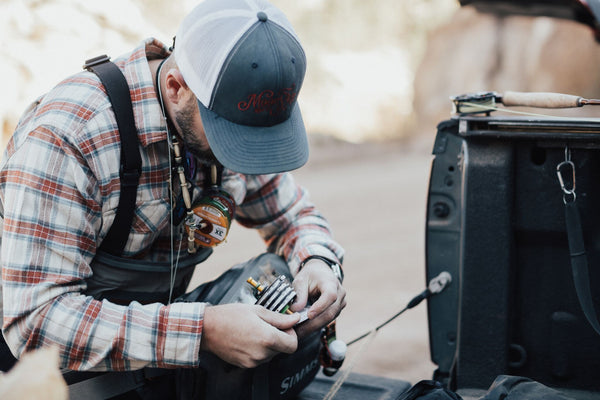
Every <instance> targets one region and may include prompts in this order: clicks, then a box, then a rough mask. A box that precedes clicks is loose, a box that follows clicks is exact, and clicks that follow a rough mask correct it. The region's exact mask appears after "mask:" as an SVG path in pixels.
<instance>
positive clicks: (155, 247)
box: [0, 39, 343, 370]
mask: <svg viewBox="0 0 600 400" xmlns="http://www.w3.org/2000/svg"><path fill="white" fill-rule="evenodd" d="M168 54H169V53H168V50H167V49H166V47H165V46H164V45H163V44H162V43H160V42H158V41H157V40H155V39H148V40H146V41H145V42H143V43H142V44H141V45H140V46H139V47H138V48H136V49H135V50H134V51H133V52H132V53H131V54H128V55H126V56H123V57H120V58H118V59H117V60H115V62H116V64H117V65H118V66H119V67H120V68H121V70H122V71H123V73H124V75H125V77H126V79H127V81H128V83H129V87H130V93H131V98H132V103H133V110H134V115H135V119H136V126H137V129H138V137H139V140H140V152H141V156H142V165H143V171H142V175H141V178H140V184H139V188H138V192H137V200H136V203H137V208H136V211H135V216H134V221H133V224H132V227H131V232H130V235H129V239H128V242H127V245H126V247H125V251H124V253H125V254H124V255H125V256H129V257H136V258H144V259H148V260H156V261H165V260H168V255H169V251H168V249H169V244H170V240H171V239H170V237H171V236H170V235H171V227H170V218H169V216H170V203H169V199H170V196H171V194H170V188H169V178H170V169H169V157H170V154H169V150H168V145H167V131H166V125H165V121H164V119H163V118H162V113H161V108H160V105H159V102H158V100H157V97H156V93H155V90H154V85H153V80H152V76H151V73H150V69H149V66H148V61H149V60H152V59H157V58H164V57H166V56H167V55H168ZM119 159H120V142H119V140H118V132H117V127H116V121H115V119H114V114H113V112H112V109H111V104H110V102H109V100H108V98H107V96H106V94H105V91H104V88H103V87H102V85H101V84H100V82H99V80H98V79H97V77H96V76H95V75H94V74H92V73H90V72H87V71H83V72H80V73H78V74H76V75H74V76H71V77H69V78H67V79H66V80H64V81H63V82H61V83H59V84H58V85H57V86H56V87H54V88H53V89H52V90H51V91H50V92H49V93H47V94H46V95H44V96H42V97H40V98H39V99H38V100H37V101H35V102H34V103H33V104H32V106H31V107H30V108H29V109H28V110H27V111H26V112H25V114H24V115H23V117H22V118H21V120H20V121H19V125H18V127H17V129H16V131H15V133H14V135H13V137H12V138H11V140H10V142H9V144H8V146H7V150H6V152H5V154H4V157H3V161H2V164H1V170H0V212H1V214H2V220H1V221H0V222H1V223H2V227H1V228H2V229H1V230H0V232H1V237H0V240H1V250H0V251H1V253H0V261H1V265H2V302H1V303H0V306H1V307H0V308H1V309H2V311H3V333H4V335H5V338H6V340H7V343H8V344H9V346H10V347H11V348H12V350H13V352H16V353H17V354H19V355H20V354H22V353H23V352H24V351H27V350H30V349H34V348H38V347H41V346H48V345H53V346H57V347H58V348H59V349H60V353H61V360H62V366H63V367H67V368H70V369H74V370H129V369H137V368H141V367H144V366H151V367H161V368H174V367H193V366H195V365H197V364H198V361H199V360H198V357H199V349H200V341H201V337H202V320H203V313H204V304H201V303H174V304H170V305H164V304H147V305H142V304H140V303H137V302H132V303H131V304H129V305H127V306H123V305H117V304H114V303H111V302H109V301H106V300H103V301H98V300H95V299H94V298H92V297H89V296H86V295H84V294H82V292H83V291H84V290H85V287H86V283H85V282H86V278H88V277H90V276H91V275H92V274H93V272H92V269H91V267H90V263H91V262H92V259H93V258H94V255H95V253H96V251H97V249H98V246H99V245H100V243H101V241H102V239H103V238H104V237H105V236H106V234H107V232H108V230H109V228H110V226H111V224H112V221H113V219H114V217H115V211H116V209H117V205H118V202H119V188H120V186H119V185H120V182H119ZM197 179H198V181H199V182H197V183H199V185H198V186H201V183H200V181H201V180H202V179H203V177H202V176H201V175H198V176H197ZM223 187H224V188H225V189H226V190H227V191H228V192H230V194H232V196H233V198H234V199H235V201H236V203H237V212H236V219H237V221H238V222H239V223H241V224H242V225H244V226H246V227H250V228H256V229H257V230H258V232H259V233H260V235H261V236H262V238H263V239H264V240H265V242H266V244H267V246H268V250H269V251H271V252H274V253H277V254H280V255H282V256H283V257H284V258H285V259H286V260H287V261H288V263H289V264H290V268H291V269H292V271H293V272H295V271H297V269H298V265H299V264H300V262H301V261H302V260H304V259H305V258H306V257H308V256H310V255H322V256H325V257H328V258H331V259H333V260H338V261H339V260H341V259H342V257H343V250H342V249H341V247H340V246H339V245H338V244H337V243H336V242H334V241H333V240H332V238H331V235H330V229H329V226H328V224H327V222H326V221H325V220H324V219H323V217H322V216H321V215H320V214H319V213H318V212H317V210H316V209H315V208H314V206H313V205H312V204H311V203H310V202H309V200H308V199H307V193H306V192H305V191H304V190H303V189H302V188H301V187H299V186H298V185H297V184H296V183H294V180H293V178H292V176H291V175H290V174H274V175H256V176H249V175H241V174H237V173H234V172H232V171H228V170H225V172H224V175H223Z"/></svg>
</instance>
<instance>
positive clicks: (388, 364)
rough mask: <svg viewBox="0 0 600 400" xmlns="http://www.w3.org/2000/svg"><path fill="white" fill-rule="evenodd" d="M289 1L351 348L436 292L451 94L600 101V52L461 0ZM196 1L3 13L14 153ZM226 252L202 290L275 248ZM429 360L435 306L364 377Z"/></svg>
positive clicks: (374, 349) (428, 367) (26, 1)
mask: <svg viewBox="0 0 600 400" xmlns="http://www.w3.org/2000/svg"><path fill="white" fill-rule="evenodd" d="M273 2H274V3H275V4H276V5H277V6H279V7H280V8H282V9H283V10H284V11H285V12H286V14H287V15H288V17H289V18H290V20H291V21H292V23H293V25H294V26H295V28H296V31H297V33H298V35H299V36H300V38H301V40H302V42H303V45H304V47H305V50H306V52H307V57H308V71H307V76H306V79H305V84H304V88H303V89H302V92H301V95H300V102H301V107H302V110H303V116H304V119H305V122H306V125H307V128H308V130H309V134H310V138H311V142H312V150H311V151H312V152H311V160H310V161H309V164H308V165H307V168H304V169H302V170H300V171H299V173H298V180H299V181H301V182H302V183H303V184H305V185H306V186H307V187H309V189H310V191H311V193H312V195H313V198H314V200H315V202H316V203H317V205H318V206H319V208H320V209H322V210H323V212H324V214H325V215H326V216H328V218H329V219H330V221H331V223H332V226H333V227H334V232H335V233H336V237H337V238H339V240H340V241H341V243H342V244H343V245H344V246H345V247H346V249H347V256H346V260H345V263H344V267H345V268H346V270H347V274H346V276H347V278H346V282H345V285H346V286H347V287H348V288H349V289H348V292H349V303H348V307H347V309H346V310H345V311H344V313H343V314H342V316H341V317H340V320H339V322H340V323H339V324H338V326H339V328H340V332H341V336H342V337H343V339H345V340H350V339H353V338H354V337H356V336H357V335H359V334H362V333H364V332H365V331H368V330H369V329H371V328H373V327H374V326H375V325H376V324H377V323H380V322H383V321H384V320H385V319H387V318H388V317H389V316H391V315H393V314H394V313H395V312H396V311H398V310H399V309H401V308H402V307H403V306H404V305H405V304H406V302H408V301H409V300H410V299H411V298H412V296H414V295H415V294H417V293H419V292H420V291H421V290H423V286H424V284H425V281H424V224H425V204H426V195H427V193H426V191H427V179H428V168H429V163H430V159H431V156H430V150H431V145H432V142H433V138H434V136H435V126H436V124H437V123H438V122H440V121H441V120H444V119H447V118H448V117H449V116H450V112H451V103H450V101H449V97H450V96H452V95H458V94H463V93H468V92H479V91H498V92H504V91H506V90H521V91H557V92H563V93H569V94H577V95H581V96H584V97H592V98H597V97H600V74H598V73H597V66H598V65H599V61H600V44H599V43H597V42H596V41H595V40H594V38H593V35H592V32H591V30H590V29H589V28H588V27H586V26H584V25H581V24H578V23H576V22H572V21H567V20H559V19H551V18H546V17H537V18H532V17H523V16H494V15H489V14H481V13H479V12H477V11H476V10H475V9H473V8H471V7H463V8H460V7H459V5H458V2H457V1H456V0H369V1H361V0H302V1H297V0H273ZM195 4H197V1H196V0H172V1H168V2H167V1H159V0H145V1H143V0H102V1H99V0H87V1H85V2H84V1H76V0H0V44H1V45H0V59H1V60H2V61H1V62H0V93H1V96H0V126H1V129H2V138H3V140H6V138H7V136H8V135H10V133H11V132H12V130H13V129H14V126H15V125H16V122H17V120H18V118H19V116H20V114H21V112H22V110H23V109H24V108H25V107H26V105H27V104H28V103H29V102H30V101H32V100H33V99H35V98H36V97H37V96H38V95H40V94H42V93H43V92H45V91H47V90H48V89H50V88H51V87H52V86H53V85H54V84H55V83H56V82H58V81H59V80H61V79H62V78H64V77H65V76H67V75H70V74H72V73H75V72H78V71H80V70H81V65H82V64H83V61H84V60H85V59H87V58H91V57H94V56H96V55H99V54H103V53H107V54H109V55H111V56H113V57H114V56H117V55H119V54H121V53H123V52H126V51H128V50H129V49H131V48H132V47H133V46H135V45H137V44H138V43H139V41H140V40H142V39H144V38H146V37H149V36H154V37H157V38H158V39H160V40H162V41H163V42H165V43H170V41H171V38H172V36H173V35H174V34H175V32H176V29H177V25H178V23H179V21H180V20H181V19H182V17H183V16H184V15H185V14H186V13H187V11H189V10H190V9H191V8H192V7H193V6H194V5H195ZM535 112H538V113H548V114H550V112H547V111H540V110H535ZM599 113H600V108H593V107H592V108H590V107H588V108H585V107H584V108H581V109H577V110H570V111H562V112H556V111H552V112H551V114H554V115H557V114H570V115H577V116H600V114H599ZM366 217H369V218H368V219H367V220H366V222H365V218H366ZM224 246H231V247H230V248H231V249H236V251H235V252H233V251H231V252H230V251H228V250H225V249H226V248H225V247H224V248H223V250H221V249H219V251H217V252H216V253H217V254H216V255H215V256H214V257H211V259H210V260H209V262H208V263H206V265H205V264H203V267H202V268H199V269H198V270H197V272H198V276H197V279H198V280H199V281H201V280H203V279H210V278H211V277H214V276H216V275H217V274H218V273H220V272H221V271H222V268H223V265H231V264H233V263H236V262H239V261H242V260H244V259H247V258H249V257H251V256H253V255H256V251H257V249H260V248H261V243H260V241H259V240H258V238H256V235H250V234H249V233H246V232H245V231H244V230H242V229H235V230H233V231H232V233H231V235H230V238H228V243H227V244H225V245H224ZM227 248H229V247H227ZM199 270H200V271H199ZM353 351H355V350H353ZM351 353H352V351H351ZM350 355H352V354H350ZM428 357H429V355H428V338H427V316H426V308H425V307H424V305H421V306H420V307H419V308H418V309H415V310H411V312H410V313H407V316H403V317H401V319H400V320H398V321H397V322H394V325H390V326H389V327H388V328H386V329H384V330H382V331H381V332H380V333H379V335H378V337H377V339H376V341H375V342H374V343H373V344H372V345H371V347H370V348H369V350H368V351H367V354H366V355H363V356H362V359H361V360H360V362H358V363H357V365H356V368H355V370H356V371H358V372H363V373H372V374H377V375H384V376H388V377H393V378H400V379H405V380H408V381H411V382H412V383H416V382H417V381H418V380H420V379H429V378H430V377H431V373H432V371H433V368H434V366H433V364H431V362H430V361H429V359H428Z"/></svg>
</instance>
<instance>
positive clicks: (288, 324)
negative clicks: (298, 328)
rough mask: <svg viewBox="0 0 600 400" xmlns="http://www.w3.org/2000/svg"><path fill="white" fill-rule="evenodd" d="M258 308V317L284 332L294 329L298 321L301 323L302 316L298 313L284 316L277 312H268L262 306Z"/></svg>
mask: <svg viewBox="0 0 600 400" xmlns="http://www.w3.org/2000/svg"><path fill="white" fill-rule="evenodd" d="M256 307H257V312H258V316H259V317H260V318H261V319H262V320H263V321H265V322H266V323H268V324H269V325H271V326H273V327H275V328H277V329H279V330H282V331H285V330H287V329H290V328H292V327H293V326H294V325H296V324H297V323H298V321H300V314H298V313H293V314H282V313H278V312H275V311H270V310H267V309H266V308H264V307H262V306H256Z"/></svg>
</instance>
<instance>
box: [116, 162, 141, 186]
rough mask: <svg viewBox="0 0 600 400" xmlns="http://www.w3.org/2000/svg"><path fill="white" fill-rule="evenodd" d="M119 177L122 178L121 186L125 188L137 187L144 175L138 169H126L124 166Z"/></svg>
mask: <svg viewBox="0 0 600 400" xmlns="http://www.w3.org/2000/svg"><path fill="white" fill-rule="evenodd" d="M119 175H120V176H121V184H122V185H123V186H132V187H137V186H138V183H139V181H140V176H141V175H142V173H141V171H140V170H139V169H137V168H136V169H125V168H123V166H121V171H120V174H119Z"/></svg>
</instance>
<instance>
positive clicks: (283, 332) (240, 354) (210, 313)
mask: <svg viewBox="0 0 600 400" xmlns="http://www.w3.org/2000/svg"><path fill="white" fill-rule="evenodd" d="M299 320H300V315H299V314H294V315H288V314H280V313H276V312H273V311H269V310H267V309H266V308H264V307H262V306H257V305H249V304H241V303H235V304H222V305H217V306H207V307H206V309H205V310H204V323H203V331H202V342H201V345H200V349H201V350H205V351H209V352H211V353H213V354H215V355H217V356H218V357H219V358H221V359H222V360H224V361H227V362H228V363H230V364H233V365H237V366H238V367H242V368H254V367H256V366H258V365H260V364H262V363H264V362H266V361H269V360H270V359H271V358H273V357H274V356H275V355H277V354H278V353H288V354H291V353H293V352H294V351H296V348H297V347H298V337H297V336H296V332H295V331H294V329H292V327H293V326H294V325H295V324H296V323H297V322H298V321H299Z"/></svg>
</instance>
